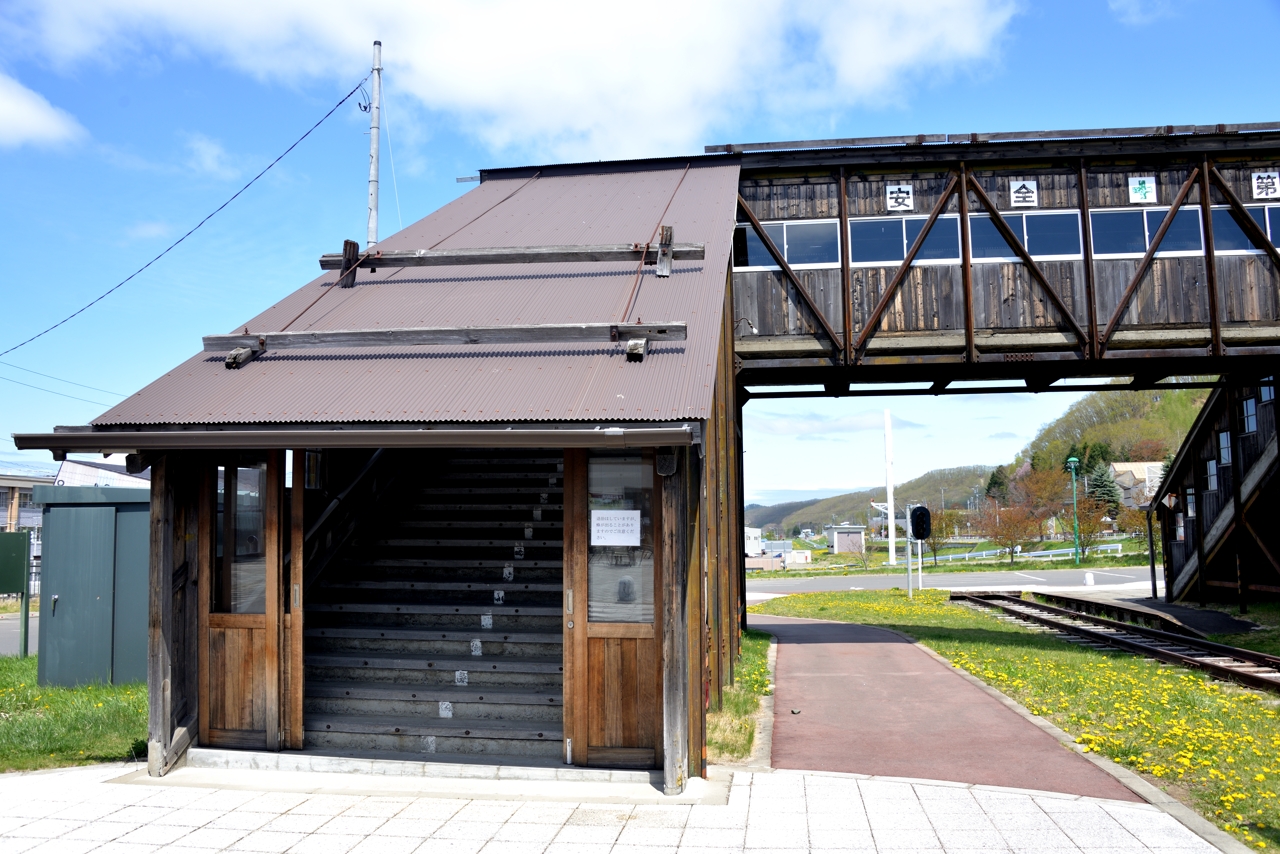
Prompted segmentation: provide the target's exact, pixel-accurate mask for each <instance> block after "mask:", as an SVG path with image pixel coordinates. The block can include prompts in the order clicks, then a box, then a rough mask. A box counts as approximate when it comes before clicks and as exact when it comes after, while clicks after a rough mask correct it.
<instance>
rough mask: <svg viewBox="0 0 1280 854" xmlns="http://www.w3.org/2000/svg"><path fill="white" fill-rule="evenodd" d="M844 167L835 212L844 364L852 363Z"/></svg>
mask: <svg viewBox="0 0 1280 854" xmlns="http://www.w3.org/2000/svg"><path fill="white" fill-rule="evenodd" d="M848 188H849V184H848V180H847V179H846V178H845V174H844V167H843V166H841V167H840V200H839V204H837V205H836V210H837V211H838V212H839V216H840V295H841V297H842V300H841V305H842V307H843V309H844V363H845V364H846V365H848V364H851V363H852V362H853V281H852V277H851V275H850V272H849V264H850V263H851V261H852V260H853V259H852V258H851V257H850V252H849V194H848Z"/></svg>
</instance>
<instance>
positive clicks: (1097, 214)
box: [1089, 211, 1147, 256]
mask: <svg viewBox="0 0 1280 854" xmlns="http://www.w3.org/2000/svg"><path fill="white" fill-rule="evenodd" d="M1089 222H1090V224H1091V225H1092V226H1093V254H1094V255H1099V256H1101V255H1141V254H1142V253H1144V252H1146V251H1147V234H1146V228H1145V227H1144V225H1143V222H1142V211H1094V212H1093V213H1091V214H1089Z"/></svg>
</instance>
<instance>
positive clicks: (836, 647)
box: [749, 614, 1142, 802]
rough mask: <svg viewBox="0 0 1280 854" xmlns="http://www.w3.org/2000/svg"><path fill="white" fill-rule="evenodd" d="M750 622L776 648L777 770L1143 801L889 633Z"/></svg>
mask: <svg viewBox="0 0 1280 854" xmlns="http://www.w3.org/2000/svg"><path fill="white" fill-rule="evenodd" d="M749 619H750V625H751V627H752V628H754V629H762V630H764V631H767V632H770V633H772V634H774V635H776V636H777V638H778V662H777V672H776V673H775V675H774V681H775V683H776V687H775V689H774V719H773V761H772V765H773V767H774V768H790V769H796V770H803V771H843V772H849V773H855V774H873V775H881V776H887V777H917V778H922V779H927V780H949V781H952V782H957V783H977V784H983V785H988V786H1009V787H1012V788H1016V789H1039V790H1041V791H1049V792H1063V793H1066V794H1072V795H1085V796H1088V797H1094V798H1112V799H1114V800H1121V801H1139V802H1141V800H1142V799H1141V798H1139V797H1138V796H1137V795H1135V794H1134V793H1133V792H1132V791H1130V790H1129V789H1128V788H1127V787H1125V786H1124V785H1122V784H1121V783H1120V782H1119V781H1118V780H1116V779H1115V778H1113V777H1112V776H1111V775H1109V774H1107V773H1106V772H1105V771H1103V770H1102V769H1100V768H1098V767H1096V766H1094V765H1093V764H1092V763H1090V762H1089V761H1088V760H1086V759H1085V758H1084V757H1082V756H1080V755H1079V754H1077V753H1075V752H1074V751H1072V750H1069V749H1067V748H1066V747H1064V746H1063V745H1062V744H1060V743H1059V742H1058V740H1057V739H1055V738H1054V737H1053V736H1051V735H1049V734H1048V733H1046V732H1044V731H1043V730H1041V729H1040V728H1039V727H1037V726H1035V725H1034V724H1032V723H1031V722H1029V721H1027V720H1025V719H1023V718H1022V717H1021V716H1019V715H1018V714H1017V713H1015V712H1014V711H1012V710H1011V709H1009V708H1007V707H1005V706H1004V705H1003V704H1002V703H1000V702H999V701H998V700H997V699H995V698H994V697H991V696H990V695H988V694H987V693H986V692H984V691H983V690H982V689H980V688H979V687H977V686H976V685H973V684H972V683H970V682H969V681H968V680H966V679H965V678H964V677H962V676H961V675H960V674H959V673H958V672H957V671H956V670H955V669H954V668H952V667H949V666H947V665H946V664H943V663H942V662H939V661H938V660H936V659H934V658H933V657H931V656H930V655H928V654H927V653H925V652H924V651H923V650H921V649H919V648H918V647H916V646H915V645H914V644H912V643H910V642H908V641H906V640H904V639H903V638H902V637H901V636H899V635H896V634H894V633H893V632H888V631H885V630H883V629H876V628H871V627H870V626H861V625H856V624H852V623H828V622H821V621H817V620H794V619H788V618H786V617H773V616H766V615H763V614H751V615H750V617H749ZM792 709H798V710H799V711H800V714H792Z"/></svg>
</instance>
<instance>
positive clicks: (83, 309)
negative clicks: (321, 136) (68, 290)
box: [0, 74, 369, 403]
mask: <svg viewBox="0 0 1280 854" xmlns="http://www.w3.org/2000/svg"><path fill="white" fill-rule="evenodd" d="M368 79H369V75H367V74H366V75H365V77H364V80H361V81H360V82H359V83H357V84H356V85H355V88H353V89H352V90H351V91H350V92H348V93H347V94H346V95H345V96H344V97H343V98H342V100H341V101H339V102H338V103H336V104H334V105H333V109H331V110H329V112H327V113H325V114H324V115H323V116H321V117H320V121H318V122H316V123H315V124H313V125H312V126H311V128H310V129H309V130H308V131H307V132H306V133H304V134H303V135H302V136H300V137H298V139H297V140H296V141H295V142H294V143H293V145H291V146H289V147H288V148H286V149H285V150H284V151H283V152H281V154H280V156H279V157H277V158H276V159H275V160H272V161H271V162H270V163H268V164H267V167H266V168H265V169H263V170H262V171H261V172H259V173H258V174H257V175H254V176H253V178H252V179H250V181H249V183H247V184H245V185H244V186H243V187H241V188H240V189H239V190H236V192H235V194H234V195H232V197H231V198H229V199H227V200H226V201H225V202H223V203H222V204H220V205H218V207H216V208H214V210H213V211H212V213H210V214H209V215H208V216H206V217H205V218H204V219H202V220H200V221H199V222H198V223H196V224H195V226H193V227H192V229H191V230H190V231H188V232H187V233H186V234H184V235H182V236H181V237H179V238H178V239H177V240H175V241H173V243H170V244H169V246H168V247H167V248H166V249H165V250H164V251H163V252H161V253H160V254H159V255H157V256H156V257H154V258H152V259H151V260H150V261H148V262H147V263H145V264H143V265H142V266H141V267H139V268H138V269H137V270H135V271H134V272H133V273H131V274H129V276H128V277H127V278H125V279H124V280H123V281H121V282H120V283H119V284H117V285H115V286H114V287H111V288H109V289H108V290H107V291H106V292H105V293H103V294H102V295H101V296H99V297H97V298H96V299H94V300H91V301H90V302H88V303H86V304H85V305H83V306H81V307H80V308H78V309H76V310H75V311H73V312H72V313H71V314H69V315H67V316H66V317H64V318H62V320H59V321H58V322H57V323H55V324H53V325H52V326H50V327H49V328H48V329H44V330H42V331H40V332H37V333H36V334H35V335H32V336H31V337H30V338H28V339H27V340H25V341H23V342H21V343H19V344H14V345H13V346H12V347H10V348H9V349H8V350H5V351H3V352H0V356H7V355H9V354H10V353H12V352H13V351H14V350H17V349H18V348H19V347H25V346H27V345H28V344H30V343H31V342H32V341H35V340H36V339H37V338H40V337H42V336H44V335H48V334H49V333H50V332H52V331H53V330H55V329H57V328H58V327H59V326H61V325H62V324H64V323H66V322H67V321H69V320H71V319H72V318H74V317H76V316H78V315H80V314H83V313H84V312H86V311H88V310H89V309H90V308H92V307H93V306H95V305H97V304H98V303H100V302H102V301H103V300H104V299H106V298H107V297H109V296H110V295H111V294H113V293H115V292H116V291H117V290H119V289H120V288H122V287H124V286H125V285H127V284H128V283H129V282H130V281H131V280H132V279H134V278H136V277H137V276H138V275H139V274H140V273H142V272H143V271H144V270H146V269H147V268H148V267H150V266H151V265H152V264H154V263H156V262H157V261H159V260H160V259H161V258H163V257H164V256H166V255H168V254H169V253H170V252H171V251H173V249H174V248H176V247H177V245H178V244H179V243H181V242H182V241H184V240H186V239H187V238H188V237H190V236H191V235H193V234H195V233H196V231H197V230H198V229H199V228H200V227H201V226H202V225H204V224H205V223H206V222H208V221H209V220H211V219H213V218H214V216H216V215H217V214H218V213H220V212H221V211H222V209H223V208H225V207H226V206H227V205H229V204H231V203H232V202H234V201H235V200H236V199H237V198H239V196H240V194H241V193H243V192H244V191H245V190H247V189H249V188H250V187H252V186H253V185H254V184H255V183H257V181H258V179H259V178H261V177H262V176H263V175H265V174H267V172H269V171H270V170H271V167H273V166H275V165H276V164H277V163H279V162H280V161H281V160H283V159H284V157H285V155H286V154H288V153H289V152H290V151H293V150H294V149H295V148H297V147H298V145H299V144H300V143H301V142H302V141H303V140H304V139H306V138H307V137H309V136H311V132H312V131H314V130H315V129H316V128H318V127H320V125H322V124H324V121H325V119H327V118H329V116H332V115H333V114H334V113H336V112H337V111H338V108H339V107H341V106H342V105H343V104H345V103H346V102H347V101H348V100H349V99H350V98H351V96H352V95H354V94H355V93H356V92H359V91H360V87H361V86H363V85H364V81H365V80H368ZM11 382H17V380H12V381H11ZM19 385H27V383H19ZM31 387H32V388H36V386H31ZM41 391H48V389H41ZM53 394H58V392H53ZM70 396H71V395H63V397H70ZM81 399H82V398H76V400H81ZM94 402H95V401H89V403H94Z"/></svg>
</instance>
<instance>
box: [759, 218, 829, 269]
mask: <svg viewBox="0 0 1280 854" xmlns="http://www.w3.org/2000/svg"><path fill="white" fill-rule="evenodd" d="M839 229H840V225H839V223H836V222H789V223H787V224H786V239H787V263H788V264H839V263H840V230H839ZM770 237H772V235H770Z"/></svg>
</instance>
